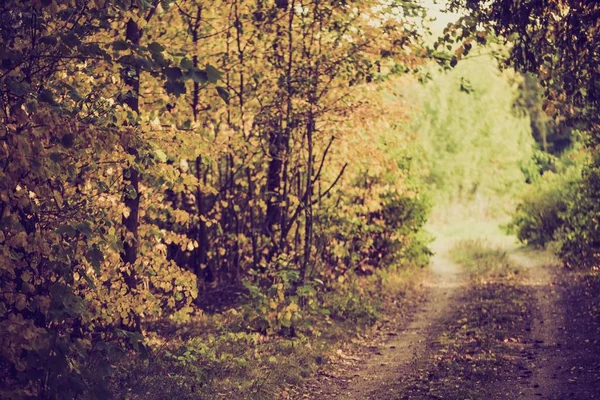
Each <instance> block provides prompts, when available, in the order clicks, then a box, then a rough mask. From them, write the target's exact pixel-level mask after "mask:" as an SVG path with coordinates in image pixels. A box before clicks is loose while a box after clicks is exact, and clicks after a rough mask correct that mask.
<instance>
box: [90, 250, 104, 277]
mask: <svg viewBox="0 0 600 400" xmlns="http://www.w3.org/2000/svg"><path fill="white" fill-rule="evenodd" d="M85 258H86V259H87V260H88V262H89V263H90V264H91V265H92V267H94V271H95V272H96V273H97V274H99V273H100V265H101V264H102V261H104V254H103V253H102V252H101V251H100V249H98V247H97V246H94V247H92V248H91V249H89V250H88V251H87V253H86V254H85Z"/></svg>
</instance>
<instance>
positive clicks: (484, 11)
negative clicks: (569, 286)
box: [445, 0, 600, 267]
mask: <svg viewBox="0 0 600 400" xmlns="http://www.w3.org/2000/svg"><path fill="white" fill-rule="evenodd" d="M451 3H452V6H453V7H454V8H461V7H462V8H464V10H466V13H467V15H466V16H465V17H463V18H462V19H461V21H459V23H457V24H456V26H452V27H449V28H448V29H447V30H446V33H447V35H446V38H445V39H446V40H447V41H450V42H455V41H457V42H464V41H466V42H468V41H469V40H473V36H475V37H477V38H485V37H486V34H487V33H489V32H491V33H494V34H497V35H500V36H501V37H503V38H504V39H505V40H506V41H507V42H510V43H511V44H512V50H511V54H510V57H509V58H507V59H506V63H508V64H511V65H514V66H516V67H517V68H518V69H520V70H523V71H526V72H531V73H533V74H535V75H536V76H537V78H538V80H539V82H540V84H541V86H542V88H543V94H544V96H543V97H544V102H543V104H542V109H543V110H544V111H545V113H546V114H548V115H549V116H550V117H551V118H553V119H554V120H555V122H556V124H557V125H563V126H565V125H566V126H570V127H574V128H577V129H579V130H582V131H586V132H587V137H588V140H587V141H586V142H587V143H586V149H587V150H586V151H587V152H588V153H589V158H590V161H589V162H588V163H585V167H584V169H583V172H582V178H581V181H579V182H578V183H576V185H573V186H572V187H574V188H576V189H566V190H567V191H568V192H569V194H570V195H571V196H569V198H567V199H566V200H563V201H559V202H554V205H552V206H551V207H550V208H554V209H555V211H553V212H552V213H550V215H552V214H554V215H559V216H560V217H559V219H558V220H557V221H555V222H552V223H550V224H545V227H544V229H548V228H549V229H550V230H554V229H555V227H556V226H562V229H561V230H562V231H563V234H562V240H561V245H560V250H559V254H560V255H561V257H562V258H563V260H564V261H565V263H566V264H568V265H570V266H572V267H577V266H596V265H597V262H598V260H597V256H596V254H597V253H598V243H599V242H598V240H597V238H598V237H599V233H598V224H597V222H596V221H597V218H598V214H599V211H600V210H599V209H598V201H597V199H598V196H599V193H600V192H599V191H598V188H599V187H598V184H597V177H598V172H597V171H598V165H600V164H599V161H600V159H599V158H598V156H597V154H598V151H599V147H598V143H599V139H600V119H599V116H600V112H599V111H600V86H599V84H598V82H600V69H598V59H599V57H600V41H598V40H597V37H598V31H599V29H600V3H598V2H596V1H586V0H567V1H547V2H522V1H516V0H496V1H470V0H469V1H462V0H457V1H452V2H451ZM461 56H462V55H461V54H457V58H461ZM543 150H552V149H549V148H547V147H546V146H544V147H543ZM564 180H565V181H569V180H571V179H569V177H567V178H566V179H564ZM549 185H558V186H560V184H558V183H550V184H549ZM554 192H555V194H556V191H554ZM539 201H542V202H545V200H541V198H540V200H539ZM564 203H568V204H567V205H566V206H565V205H564ZM546 205H547V204H546ZM546 208H547V207H546ZM531 211H533V210H531ZM563 211H564V212H563ZM528 218H531V219H532V220H533V219H535V217H534V216H533V214H531V215H530V216H529V217H528ZM536 224H537V223H536ZM537 225H539V224H537ZM547 236H548V235H547V234H543V235H542V237H540V238H539V239H536V240H537V241H546V240H547Z"/></svg>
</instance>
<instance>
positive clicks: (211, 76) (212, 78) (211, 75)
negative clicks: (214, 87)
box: [206, 64, 223, 83]
mask: <svg viewBox="0 0 600 400" xmlns="http://www.w3.org/2000/svg"><path fill="white" fill-rule="evenodd" d="M206 74H207V77H208V81H209V82H210V83H217V81H218V80H219V79H221V76H222V75H223V74H222V73H221V72H220V71H219V70H218V69H216V68H215V67H213V66H212V65H210V64H207V65H206Z"/></svg>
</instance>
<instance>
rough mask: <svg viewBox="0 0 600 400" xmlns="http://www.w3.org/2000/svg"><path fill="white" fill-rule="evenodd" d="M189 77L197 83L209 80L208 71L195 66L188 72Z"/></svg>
mask: <svg viewBox="0 0 600 400" xmlns="http://www.w3.org/2000/svg"><path fill="white" fill-rule="evenodd" d="M188 77H189V78H190V79H191V80H193V81H194V82H196V83H206V82H208V74H207V73H206V71H204V70H201V69H198V68H194V69H193V70H190V72H189V73H188Z"/></svg>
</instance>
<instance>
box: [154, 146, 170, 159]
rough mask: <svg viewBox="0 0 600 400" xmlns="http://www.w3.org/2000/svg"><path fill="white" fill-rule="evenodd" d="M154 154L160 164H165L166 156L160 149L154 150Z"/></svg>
mask: <svg viewBox="0 0 600 400" xmlns="http://www.w3.org/2000/svg"><path fill="white" fill-rule="evenodd" d="M154 154H155V155H156V158H158V159H159V160H160V161H161V162H167V155H166V154H165V152H164V151H162V150H161V149H156V150H154Z"/></svg>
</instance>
